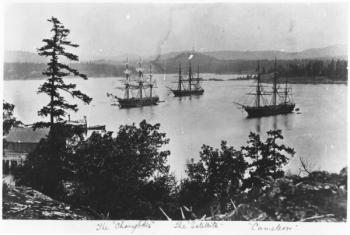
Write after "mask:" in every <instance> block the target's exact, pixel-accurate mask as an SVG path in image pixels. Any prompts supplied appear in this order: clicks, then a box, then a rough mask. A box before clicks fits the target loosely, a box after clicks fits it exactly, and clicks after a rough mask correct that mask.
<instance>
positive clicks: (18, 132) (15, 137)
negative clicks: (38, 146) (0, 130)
mask: <svg viewBox="0 0 350 235" xmlns="http://www.w3.org/2000/svg"><path fill="white" fill-rule="evenodd" d="M49 130H50V129H49V128H38V129H36V130H35V131H34V130H33V128H32V127H14V128H12V129H11V130H10V132H9V133H8V135H7V136H6V137H5V140H6V141H7V142H16V143H19V142H20V143H39V141H40V140H41V139H42V138H46V137H47V135H48V134H49Z"/></svg>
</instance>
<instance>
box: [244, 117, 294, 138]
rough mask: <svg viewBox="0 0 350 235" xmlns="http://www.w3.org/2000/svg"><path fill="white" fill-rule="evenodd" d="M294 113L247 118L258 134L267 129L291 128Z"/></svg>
mask: <svg viewBox="0 0 350 235" xmlns="http://www.w3.org/2000/svg"><path fill="white" fill-rule="evenodd" d="M294 119H295V117H294V113H291V114H283V115H276V116H268V117H256V118H247V119H246V120H247V121H248V122H250V123H252V124H253V125H254V131H255V132H256V133H258V134H263V132H265V131H268V130H271V129H272V130H278V129H281V130H291V129H292V128H293V121H294Z"/></svg>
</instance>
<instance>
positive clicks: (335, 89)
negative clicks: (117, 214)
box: [4, 74, 347, 177]
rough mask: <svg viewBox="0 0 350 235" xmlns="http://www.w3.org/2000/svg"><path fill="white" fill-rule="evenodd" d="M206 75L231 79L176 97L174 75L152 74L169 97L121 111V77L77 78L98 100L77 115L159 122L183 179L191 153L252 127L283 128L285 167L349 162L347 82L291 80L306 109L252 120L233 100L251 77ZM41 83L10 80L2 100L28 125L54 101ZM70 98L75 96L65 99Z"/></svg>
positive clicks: (336, 166) (110, 122) (113, 121)
mask: <svg viewBox="0 0 350 235" xmlns="http://www.w3.org/2000/svg"><path fill="white" fill-rule="evenodd" d="M202 76H203V77H204V78H219V79H224V80H226V81H205V82H203V84H202V86H203V88H204V89H205V92H204V94H203V95H202V96H199V97H183V98H177V97H173V95H172V94H170V93H169V91H168V90H167V88H166V87H165V86H172V87H175V86H176V84H175V83H172V82H174V81H176V79H177V78H176V75H175V74H174V75H169V74H168V75H166V77H164V75H154V78H155V79H156V80H157V83H158V89H157V90H156V93H157V94H158V95H159V96H160V100H163V101H164V102H162V103H160V104H159V105H157V106H150V107H141V108H133V109H119V107H118V106H111V100H110V99H109V98H107V96H106V93H107V92H113V93H116V94H119V95H122V93H121V92H122V91H120V90H116V89H114V87H116V86H120V82H121V81H122V79H123V78H90V79H89V80H87V81H84V80H80V79H74V82H75V83H77V85H78V89H80V90H81V91H83V92H85V93H86V94H88V95H89V96H90V97H92V98H93V102H92V103H91V104H90V105H83V104H82V103H81V102H79V101H78V100H74V101H75V102H76V103H78V104H79V108H80V110H79V111H78V113H72V114H71V117H72V119H81V118H82V117H83V116H84V115H86V116H87V118H88V124H89V125H95V124H104V125H106V128H107V130H110V131H116V130H117V129H118V127H119V125H121V124H131V123H132V122H135V123H139V122H140V121H141V120H143V119H146V120H147V121H148V122H150V123H158V122H159V123H161V131H163V132H166V133H167V137H169V138H170V143H169V145H167V146H166V149H169V150H170V151H171V156H170V157H169V159H168V163H169V164H170V166H171V170H172V171H173V172H175V174H176V176H177V177H183V176H184V168H185V163H186V161H187V160H189V159H190V158H194V159H198V158H199V151H200V148H201V146H202V145H203V144H207V145H211V146H213V147H216V148H217V147H219V146H220V142H221V140H227V142H228V144H229V145H232V146H234V147H235V148H236V149H239V147H240V146H242V145H244V144H245V143H246V141H247V139H248V135H249V132H251V131H253V132H260V133H261V134H262V135H263V136H265V133H266V131H268V130H271V129H274V128H278V129H282V134H283V136H284V140H283V143H284V144H286V145H287V146H290V147H293V148H294V149H295V151H296V155H295V156H294V158H293V159H292V160H291V161H290V163H289V164H288V166H287V168H288V170H289V171H291V172H292V173H298V172H299V170H298V169H299V167H300V163H299V157H302V158H303V159H305V160H306V161H307V162H308V163H309V165H310V166H311V167H312V168H313V169H319V170H327V171H331V172H339V170H340V169H341V168H343V167H344V166H346V164H347V139H346V138H347V103H346V99H347V86H346V85H330V84H322V85H305V84H293V85H291V86H292V88H293V93H294V101H295V102H296V104H297V106H296V107H298V108H300V112H301V114H296V113H292V114H288V115H278V116H274V117H263V118H254V119H247V118H246V114H245V113H243V112H242V111H241V110H239V109H238V108H237V106H236V105H235V104H233V101H239V100H242V99H244V97H245V95H244V94H245V93H246V92H247V91H249V90H251V89H252V88H251V87H249V86H251V85H253V82H252V81H231V80H227V79H232V78H235V77H236V76H235V75H216V74H204V75H202ZM42 83H43V80H27V81H4V99H5V100H6V101H8V102H11V103H13V104H15V106H16V107H15V116H16V117H17V118H18V119H20V120H21V121H22V122H24V123H33V122H36V121H38V120H40V119H41V118H39V117H38V116H37V111H38V110H39V109H40V108H41V107H42V106H43V105H45V104H46V103H48V98H47V97H46V96H45V95H43V94H37V93H36V91H37V89H38V86H39V85H40V84H42ZM67 99H68V100H70V99H71V98H70V97H68V96H67Z"/></svg>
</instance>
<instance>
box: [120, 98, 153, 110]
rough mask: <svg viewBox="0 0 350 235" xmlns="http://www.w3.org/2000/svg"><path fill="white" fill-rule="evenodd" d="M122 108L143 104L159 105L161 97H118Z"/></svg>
mask: <svg viewBox="0 0 350 235" xmlns="http://www.w3.org/2000/svg"><path fill="white" fill-rule="evenodd" d="M118 102H119V106H120V108H134V107H142V106H151V105H157V104H158V103H159V97H158V96H154V97H145V98H130V99H121V98H118Z"/></svg>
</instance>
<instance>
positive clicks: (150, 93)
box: [149, 64, 153, 98]
mask: <svg viewBox="0 0 350 235" xmlns="http://www.w3.org/2000/svg"><path fill="white" fill-rule="evenodd" d="M149 87H150V89H149V96H150V97H151V98H152V88H153V84H152V65H151V64H150V65H149Z"/></svg>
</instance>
